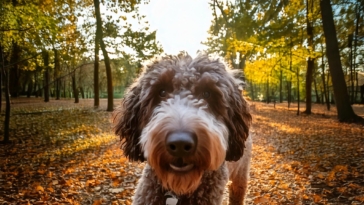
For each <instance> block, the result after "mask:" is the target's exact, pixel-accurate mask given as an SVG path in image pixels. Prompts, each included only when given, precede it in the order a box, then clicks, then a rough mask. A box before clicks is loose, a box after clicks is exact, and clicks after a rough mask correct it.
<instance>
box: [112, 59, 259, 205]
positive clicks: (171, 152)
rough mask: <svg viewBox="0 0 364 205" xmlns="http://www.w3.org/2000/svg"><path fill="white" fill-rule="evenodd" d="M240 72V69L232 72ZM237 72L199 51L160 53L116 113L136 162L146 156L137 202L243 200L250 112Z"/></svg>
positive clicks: (116, 126)
mask: <svg viewBox="0 0 364 205" xmlns="http://www.w3.org/2000/svg"><path fill="white" fill-rule="evenodd" d="M235 74H236V72H235ZM241 83H242V82H241V81H240V80H238V79H236V78H234V72H232V71H229V70H228V69H227V66H226V64H224V63H223V62H222V61H220V60H219V59H215V58H211V57H209V56H208V55H206V54H200V55H198V56H197V57H196V58H195V59H192V58H191V57H190V56H189V55H187V54H180V55H178V56H166V57H161V58H156V59H155V60H154V62H151V63H150V64H149V65H147V66H146V68H145V71H144V73H143V74H142V75H141V77H140V78H139V79H138V80H137V82H136V83H135V84H134V85H132V86H131V88H130V90H129V91H128V92H127V93H126V95H125V98H124V100H123V103H122V106H121V107H120V108H119V109H117V110H116V111H115V116H116V117H115V118H114V130H115V133H116V134H117V135H120V137H121V139H122V140H123V147H122V149H123V151H124V154H125V155H126V156H127V157H128V158H129V160H132V161H145V160H146V161H147V164H146V166H145V168H144V170H143V175H142V177H141V179H140V180H139V182H138V186H137V189H136V192H135V196H134V201H133V204H134V205H149V204H150V205H166V204H168V205H176V204H178V205H182V204H183V205H192V204H201V205H215V204H216V205H219V204H221V203H222V200H223V195H224V189H225V186H226V183H227V182H228V180H229V178H230V180H232V184H231V185H230V190H229V200H230V204H244V197H245V194H246V190H247V183H248V175H249V165H250V157H251V147H252V142H251V138H250V137H249V127H250V124H251V115H250V114H249V109H248V104H247V102H246V101H245V100H244V98H243V97H242V95H241V94H242V93H241V89H239V85H240V84H241Z"/></svg>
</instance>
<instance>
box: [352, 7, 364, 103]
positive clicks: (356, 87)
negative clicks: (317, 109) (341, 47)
mask: <svg viewBox="0 0 364 205" xmlns="http://www.w3.org/2000/svg"><path fill="white" fill-rule="evenodd" d="M358 4H359V3H357V5H356V6H357V8H356V25H355V38H354V57H353V60H354V63H353V66H354V67H353V69H354V73H355V74H356V86H355V95H354V99H355V100H356V98H357V93H358V90H357V89H358V88H359V82H358V73H357V72H356V52H357V46H358V39H359V22H360V19H361V11H362V10H361V9H360V8H361V7H360V6H358Z"/></svg>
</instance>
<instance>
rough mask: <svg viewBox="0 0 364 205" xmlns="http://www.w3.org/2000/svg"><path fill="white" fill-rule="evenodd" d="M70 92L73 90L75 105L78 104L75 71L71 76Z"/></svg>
mask: <svg viewBox="0 0 364 205" xmlns="http://www.w3.org/2000/svg"><path fill="white" fill-rule="evenodd" d="M72 90H73V96H74V97H75V103H79V102H80V100H79V98H78V88H77V85H76V72H75V71H74V72H73V75H72Z"/></svg>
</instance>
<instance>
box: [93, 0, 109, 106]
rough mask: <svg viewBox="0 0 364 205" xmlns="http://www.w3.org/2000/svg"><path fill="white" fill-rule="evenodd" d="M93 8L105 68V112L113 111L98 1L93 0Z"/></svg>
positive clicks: (107, 59)
mask: <svg viewBox="0 0 364 205" xmlns="http://www.w3.org/2000/svg"><path fill="white" fill-rule="evenodd" d="M94 6H95V14H96V36H98V37H99V39H98V40H99V44H100V48H101V50H102V54H103V56H104V63H105V67H106V78H107V108H106V110H107V111H113V110H114V93H113V86H112V75H111V64H110V58H109V54H108V53H107V50H106V45H105V42H104V39H103V32H102V19H101V12H100V1H99V0H94Z"/></svg>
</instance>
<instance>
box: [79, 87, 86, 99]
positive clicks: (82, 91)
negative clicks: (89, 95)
mask: <svg viewBox="0 0 364 205" xmlns="http://www.w3.org/2000/svg"><path fill="white" fill-rule="evenodd" d="M80 93H81V97H82V99H85V91H84V90H83V87H80Z"/></svg>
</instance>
